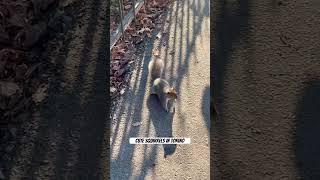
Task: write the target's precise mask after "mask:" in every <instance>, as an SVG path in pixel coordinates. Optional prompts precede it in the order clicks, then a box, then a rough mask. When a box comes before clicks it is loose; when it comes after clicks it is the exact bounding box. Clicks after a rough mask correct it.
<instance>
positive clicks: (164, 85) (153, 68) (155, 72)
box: [148, 58, 178, 112]
mask: <svg viewBox="0 0 320 180" xmlns="http://www.w3.org/2000/svg"><path fill="white" fill-rule="evenodd" d="M148 68H149V73H150V75H151V82H152V86H151V94H153V95H157V97H158V99H159V101H160V103H161V105H162V107H163V108H164V109H165V110H166V111H167V112H169V106H171V107H170V111H172V110H173V108H174V106H175V102H176V100H177V98H178V95H177V91H176V89H175V88H174V87H172V86H170V85H169V83H168V81H166V80H165V79H163V78H161V76H162V73H163V68H164V63H163V61H162V60H161V59H159V58H156V59H153V60H152V61H150V63H149V67H148ZM169 102H170V103H171V104H169Z"/></svg>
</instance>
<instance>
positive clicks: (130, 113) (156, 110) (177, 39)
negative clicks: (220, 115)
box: [110, 0, 209, 179]
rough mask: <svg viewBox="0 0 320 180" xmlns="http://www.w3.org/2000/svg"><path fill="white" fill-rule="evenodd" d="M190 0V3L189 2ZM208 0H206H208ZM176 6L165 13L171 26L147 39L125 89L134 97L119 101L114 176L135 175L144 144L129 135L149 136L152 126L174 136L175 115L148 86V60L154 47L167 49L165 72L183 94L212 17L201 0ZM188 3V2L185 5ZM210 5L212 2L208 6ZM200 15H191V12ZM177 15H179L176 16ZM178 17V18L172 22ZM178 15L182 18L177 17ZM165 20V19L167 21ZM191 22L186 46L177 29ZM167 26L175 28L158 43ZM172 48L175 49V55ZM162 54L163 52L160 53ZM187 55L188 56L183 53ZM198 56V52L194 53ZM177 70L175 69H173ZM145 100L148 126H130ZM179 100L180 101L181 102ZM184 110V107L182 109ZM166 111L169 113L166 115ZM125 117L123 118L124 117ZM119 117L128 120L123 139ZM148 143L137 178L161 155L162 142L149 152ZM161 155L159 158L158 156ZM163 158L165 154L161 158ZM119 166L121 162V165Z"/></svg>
mask: <svg viewBox="0 0 320 180" xmlns="http://www.w3.org/2000/svg"><path fill="white" fill-rule="evenodd" d="M190 2H191V3H190ZM208 2H209V1H206V3H208ZM176 3H177V5H176V6H175V8H174V6H173V5H171V6H170V7H169V11H168V12H174V13H168V12H167V13H166V20H167V21H168V22H171V23H169V25H168V26H166V27H165V26H164V23H163V24H162V26H161V28H159V29H156V30H155V32H154V33H153V35H152V37H151V40H150V41H149V42H147V43H146V44H144V45H142V46H141V47H142V52H143V53H142V56H141V61H139V62H138V65H137V66H138V70H137V72H135V73H136V74H135V76H136V79H133V80H132V82H133V85H132V87H131V88H130V89H129V90H127V92H126V98H127V100H128V99H131V100H128V101H127V102H129V103H126V100H125V99H124V101H123V102H122V103H120V105H119V107H120V110H119V111H118V112H117V114H119V117H117V121H116V122H115V124H114V125H113V126H114V128H112V129H113V130H112V135H111V147H110V148H111V156H112V154H113V153H115V152H114V151H115V149H114V147H113V146H114V142H115V141H119V142H121V144H120V149H118V150H117V151H118V152H119V153H118V156H117V157H116V159H114V160H111V167H113V168H112V170H114V171H113V172H112V174H111V177H113V178H132V177H133V158H134V151H135V149H136V148H137V146H142V145H130V144H129V141H128V139H129V138H130V137H136V136H137V135H138V134H139V131H140V132H144V134H147V136H149V135H150V127H151V126H152V125H153V126H154V129H155V133H156V135H157V136H158V137H172V136H173V135H174V132H173V130H172V119H173V117H172V116H171V115H168V114H167V113H165V112H164V110H163V109H161V108H162V107H161V106H160V104H159V102H158V100H157V99H156V97H152V96H150V95H149V93H147V92H148V91H146V89H147V88H149V83H150V82H148V63H149V62H150V61H151V59H152V58H153V57H152V51H153V50H154V49H156V50H158V51H159V52H164V57H161V58H162V59H163V60H164V62H165V71H164V74H166V76H165V78H166V79H167V80H168V81H169V83H170V84H171V85H174V86H175V87H176V88H177V92H178V94H179V93H180V91H181V89H180V86H181V83H182V80H183V78H185V77H186V76H188V71H189V63H190V59H191V57H192V55H193V53H194V52H195V49H196V47H195V44H196V42H195V41H196V40H197V38H198V37H200V35H201V34H200V32H201V28H202V25H201V24H202V22H203V20H204V18H205V16H209V13H205V12H203V11H205V10H208V7H205V8H204V9H200V8H199V5H198V6H197V5H196V4H197V3H199V4H200V5H201V1H196V0H188V1H177V2H176ZM186 4H187V5H186ZM208 6H209V5H208ZM185 9H188V13H187V14H186V16H187V22H184V19H185V18H186V17H185V14H184V13H185V12H184V11H185ZM178 12H181V13H182V15H181V16H182V17H180V16H179V17H178V16H177V13H178ZM192 12H193V13H194V14H197V17H195V16H196V15H194V16H193V17H192V15H191V13H192ZM176 17H177V18H176ZM174 18H176V19H175V21H173V20H174ZM178 18H179V19H178ZM164 22H165V21H164ZM190 22H193V23H194V24H193V28H194V30H193V32H194V33H193V34H192V35H191V36H190V35H189V34H190V33H189V32H190V30H189V29H183V31H187V37H186V38H187V42H188V43H187V48H183V47H182V46H181V45H182V42H183V38H184V36H183V32H178V27H179V26H181V27H182V25H183V24H184V23H187V24H188V25H189V23H190ZM165 29H169V30H170V29H172V30H173V31H172V32H170V33H168V34H167V35H163V36H162V37H161V38H160V39H158V40H157V41H158V42H159V43H156V42H155V41H156V39H157V37H156V35H157V34H158V33H159V32H163V31H164V30H165ZM171 38H173V40H172V41H173V43H172V44H170V46H169V41H171ZM172 50H174V52H173V54H172ZM160 54H161V53H160ZM183 55H185V56H183ZM194 55H195V56H196V54H194ZM176 61H178V66H177V67H175V65H176V63H175V62H176ZM174 69H176V71H175V70H174ZM145 98H148V99H146V102H147V107H148V110H149V111H150V112H149V116H148V118H147V119H146V120H145V121H143V122H144V123H146V125H145V126H146V127H147V128H146V129H141V127H140V126H139V127H131V124H132V123H134V122H139V121H141V120H142V111H144V110H143V109H142V108H143V102H144V99H145ZM178 103H179V102H178ZM180 111H181V109H180ZM165 114H166V115H165ZM122 116H124V118H121V117H122ZM120 119H124V120H125V126H124V129H125V130H126V132H125V133H124V134H123V137H122V139H121V140H119V139H118V138H119V137H118V136H119V132H118V131H119V127H120V123H121V122H120ZM147 147H148V146H147V145H144V146H143V147H142V148H143V152H144V153H145V155H144V156H143V161H142V167H141V169H140V170H139V171H140V172H139V174H138V175H137V176H136V177H137V178H138V179H144V178H145V177H146V175H147V172H148V171H149V170H152V169H153V168H154V165H155V162H156V159H157V158H158V156H159V154H158V148H159V147H161V146H159V145H151V148H148V149H149V150H150V149H151V150H150V151H149V153H147ZM175 150H176V145H164V146H163V151H164V155H173V154H174V152H175ZM159 158H160V157H159ZM161 158H162V157H161ZM124 161H125V162H126V165H125V167H124V164H123V162H124ZM119 165H122V166H120V167H119Z"/></svg>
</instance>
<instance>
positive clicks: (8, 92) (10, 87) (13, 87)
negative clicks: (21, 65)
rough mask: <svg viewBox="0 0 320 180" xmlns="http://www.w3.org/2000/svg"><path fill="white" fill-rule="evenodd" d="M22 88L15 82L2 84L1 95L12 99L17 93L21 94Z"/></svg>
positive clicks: (0, 83)
mask: <svg viewBox="0 0 320 180" xmlns="http://www.w3.org/2000/svg"><path fill="white" fill-rule="evenodd" d="M20 90H21V89H20V88H19V86H18V85H17V84H16V83H13V82H4V81H1V82H0V95H2V96H6V97H10V96H12V95H13V94H15V93H16V92H20Z"/></svg>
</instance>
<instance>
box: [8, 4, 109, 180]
mask: <svg viewBox="0 0 320 180" xmlns="http://www.w3.org/2000/svg"><path fill="white" fill-rule="evenodd" d="M64 3H66V4H71V8H68V9H64V11H62V12H57V13H62V15H63V17H65V18H67V19H69V20H71V21H68V23H66V24H65V25H66V26H67V28H68V31H67V33H66V34H61V35H60V36H59V35H58V37H57V38H56V39H54V40H52V41H50V42H49V44H48V47H47V58H48V61H49V63H50V64H51V66H49V73H48V76H49V90H48V93H49V94H48V99H47V100H46V101H45V103H44V105H43V106H42V107H41V109H40V110H39V111H37V112H35V113H34V114H33V117H32V119H30V121H29V123H24V124H23V127H22V130H21V133H20V134H21V136H19V143H18V147H17V150H16V153H15V155H14V159H13V161H12V162H11V163H10V168H9V170H8V171H6V172H5V176H6V177H8V178H9V179H13V180H14V179H107V175H108V171H107V170H106V168H107V162H108V161H107V159H108V158H107V154H106V153H107V151H106V149H107V147H108V146H107V144H108V143H106V142H105V140H106V138H105V137H107V136H108V132H106V131H107V129H108V128H106V126H107V124H106V121H107V119H108V117H109V116H108V113H109V112H108V109H107V108H106V107H108V104H107V103H108V102H109V100H108V87H107V83H106V82H108V75H107V67H108V61H106V59H108V54H107V52H108V51H109V47H108V39H107V38H106V37H107V35H108V31H109V30H108V29H107V26H106V10H107V1H102V0H89V1H77V0H66V1H64Z"/></svg>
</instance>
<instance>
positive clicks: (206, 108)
mask: <svg viewBox="0 0 320 180" xmlns="http://www.w3.org/2000/svg"><path fill="white" fill-rule="evenodd" d="M201 109H202V115H203V119H204V120H205V121H206V122H205V123H206V125H207V129H208V133H210V86H207V87H206V88H205V90H204V92H203V96H202V107H201Z"/></svg>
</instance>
